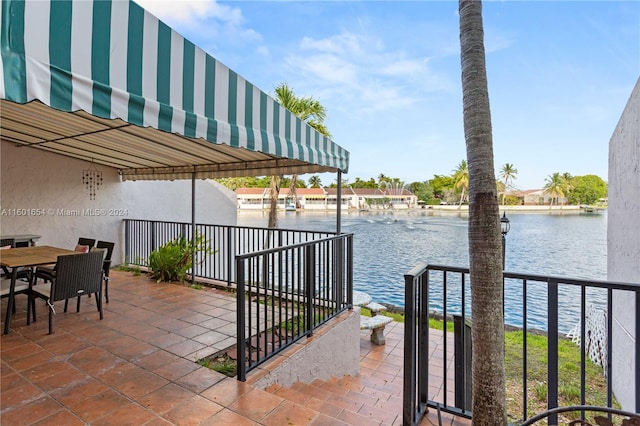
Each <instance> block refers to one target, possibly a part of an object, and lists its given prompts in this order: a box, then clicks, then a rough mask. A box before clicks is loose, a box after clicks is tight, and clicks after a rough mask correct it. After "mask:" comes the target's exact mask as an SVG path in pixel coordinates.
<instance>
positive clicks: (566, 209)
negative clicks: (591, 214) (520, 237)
mask: <svg viewBox="0 0 640 426" xmlns="http://www.w3.org/2000/svg"><path fill="white" fill-rule="evenodd" d="M499 209H500V211H501V212H523V213H582V212H583V210H584V209H583V206H499ZM596 209H597V210H598V211H601V212H603V211H606V210H607V208H606V207H596ZM412 210H434V211H445V212H451V213H456V212H460V211H468V210H469V205H462V206H457V205H446V206H438V205H435V206H424V208H422V207H420V208H417V209H412Z"/></svg>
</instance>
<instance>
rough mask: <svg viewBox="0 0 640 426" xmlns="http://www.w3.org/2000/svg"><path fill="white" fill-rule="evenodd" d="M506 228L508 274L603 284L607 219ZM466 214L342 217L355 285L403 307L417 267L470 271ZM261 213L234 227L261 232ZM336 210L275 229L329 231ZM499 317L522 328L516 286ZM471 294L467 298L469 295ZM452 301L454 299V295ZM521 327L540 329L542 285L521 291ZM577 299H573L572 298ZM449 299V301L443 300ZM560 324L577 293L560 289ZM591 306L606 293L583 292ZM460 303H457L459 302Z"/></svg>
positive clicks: (451, 291)
mask: <svg viewBox="0 0 640 426" xmlns="http://www.w3.org/2000/svg"><path fill="white" fill-rule="evenodd" d="M507 216H508V217H509V220H510V222H511V229H510V231H509V234H508V235H507V237H506V268H505V269H506V270H507V271H510V272H519V273H528V274H541V275H559V276H565V277H572V278H586V279H606V276H607V254H606V253H607V216H606V212H605V213H602V214H595V215H583V214H579V213H578V212H575V211H573V212H571V213H564V214H559V213H516V212H513V213H508V215H507ZM467 219H468V216H467V214H466V212H463V213H451V212H438V211H429V210H411V211H382V212H349V213H346V212H345V213H343V216H342V231H343V232H345V233H353V234H354V287H355V289H356V290H362V291H366V292H367V293H369V294H370V295H371V296H372V297H373V299H374V300H375V301H377V302H382V303H388V304H393V305H396V306H402V305H403V304H404V278H403V276H404V274H405V273H406V272H408V271H409V270H410V269H411V268H412V267H413V266H415V265H416V264H417V263H418V262H426V263H430V264H440V265H448V266H460V267H468V265H469V255H468V241H467V229H468V225H467ZM266 224H267V214H266V213H262V212H238V225H240V226H256V227H265V226H266ZM335 226H336V216H335V213H326V212H309V211H306V212H297V213H296V212H287V213H284V212H283V213H281V214H280V216H279V217H278V227H279V228H283V229H301V230H321V231H327V230H335ZM505 285H506V288H505V300H506V303H505V317H506V321H507V323H509V324H512V325H516V326H521V325H522V302H521V300H522V297H521V294H522V286H521V284H519V282H518V283H506V284H505ZM430 292H431V293H430V299H431V300H432V302H431V308H432V309H440V308H441V306H442V303H441V300H442V289H441V287H440V288H439V287H438V284H437V283H435V284H434V286H433V287H432V288H431V289H430ZM467 294H469V293H467ZM456 296H457V297H456ZM527 297H528V303H527V305H528V309H527V316H528V319H527V325H528V326H530V327H534V328H541V329H545V328H546V287H544V286H543V285H537V286H536V285H533V284H532V285H531V286H530V288H527ZM576 297H577V298H576ZM459 298H460V297H459V289H456V288H454V286H453V285H450V286H448V287H447V300H448V301H447V305H449V304H450V303H452V305H451V306H448V308H447V309H448V310H449V311H450V312H451V310H454V311H455V309H456V307H457V308H458V309H459V306H458V305H459V303H458V300H459ZM449 300H451V301H449ZM560 300H561V309H560V313H559V316H560V319H559V321H560V324H561V329H563V331H568V329H569V328H571V327H572V326H573V325H574V324H575V323H576V322H577V321H578V320H579V312H580V311H579V305H578V303H579V293H576V292H574V291H572V290H570V289H568V288H562V287H561V289H560ZM588 300H589V303H592V304H595V305H596V306H602V305H603V303H604V293H602V292H601V293H598V292H595V293H594V294H588ZM457 304H458V305H457Z"/></svg>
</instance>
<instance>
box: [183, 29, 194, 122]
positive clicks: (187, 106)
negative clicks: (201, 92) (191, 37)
mask: <svg viewBox="0 0 640 426" xmlns="http://www.w3.org/2000/svg"><path fill="white" fill-rule="evenodd" d="M182 56H183V60H182V65H183V69H182V109H183V110H185V111H187V112H193V84H194V82H193V76H194V73H195V70H194V62H195V46H194V44H193V43H191V42H190V41H188V40H184V48H183V51H182Z"/></svg>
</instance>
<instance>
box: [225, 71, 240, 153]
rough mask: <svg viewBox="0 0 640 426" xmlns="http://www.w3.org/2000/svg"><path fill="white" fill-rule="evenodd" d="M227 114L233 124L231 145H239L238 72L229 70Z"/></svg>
mask: <svg viewBox="0 0 640 426" xmlns="http://www.w3.org/2000/svg"><path fill="white" fill-rule="evenodd" d="M228 99H229V101H228V104H227V114H228V122H229V124H230V125H231V140H230V141H229V143H230V145H231V146H235V147H239V146H240V143H239V140H238V138H239V134H238V126H237V125H236V124H237V122H238V118H237V112H238V74H236V73H235V72H234V71H231V70H229V92H228Z"/></svg>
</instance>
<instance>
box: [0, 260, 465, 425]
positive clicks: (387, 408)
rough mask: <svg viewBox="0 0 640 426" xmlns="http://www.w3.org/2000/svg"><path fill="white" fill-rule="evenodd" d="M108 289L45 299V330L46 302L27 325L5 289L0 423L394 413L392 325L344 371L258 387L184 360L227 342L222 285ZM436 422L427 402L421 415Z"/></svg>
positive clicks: (363, 339) (192, 421)
mask: <svg viewBox="0 0 640 426" xmlns="http://www.w3.org/2000/svg"><path fill="white" fill-rule="evenodd" d="M109 298H110V303H109V304H106V303H105V304H104V319H103V320H102V321H100V320H99V317H98V312H97V310H96V307H95V299H94V298H91V299H90V298H87V297H83V299H82V307H81V310H80V313H76V312H75V304H74V303H70V304H69V305H70V306H69V312H68V313H63V312H62V311H63V304H56V312H57V313H56V315H55V326H54V327H55V333H54V334H53V335H47V331H48V330H47V327H48V321H47V310H46V309H45V308H46V306H45V305H43V304H42V303H41V302H39V303H38V305H37V313H38V317H37V321H36V322H35V323H32V324H31V325H30V326H26V297H25V296H22V295H18V296H17V297H16V304H17V314H16V315H15V316H14V317H13V319H12V321H11V327H12V330H11V333H10V334H8V335H2V338H1V339H0V361H1V363H0V424H3V425H56V426H57V425H83V424H92V425H172V424H173V425H198V424H202V425H234V426H235V425H285V424H287V425H360V424H362V425H365V424H366V425H367V426H370V425H372V424H374V425H375V424H380V425H400V424H402V348H403V341H402V329H403V328H402V324H399V323H395V322H394V323H391V324H390V325H388V326H387V329H386V333H385V334H386V338H387V343H386V345H385V346H376V345H373V344H372V343H371V342H370V341H369V339H368V335H367V333H366V332H363V333H362V334H361V336H360V352H361V364H360V372H359V374H357V375H356V376H354V377H351V376H347V377H343V378H334V379H331V380H327V381H320V380H316V381H314V382H313V383H310V384H302V383H296V384H294V385H292V386H291V387H288V388H284V387H280V386H275V385H274V386H271V387H270V388H267V389H266V390H261V389H256V388H254V387H252V386H251V385H250V384H248V383H250V382H251V376H249V381H248V383H242V382H238V381H237V380H236V379H235V378H229V377H226V376H223V375H222V374H219V373H217V372H214V371H212V370H209V369H206V368H204V367H201V366H199V365H198V364H196V363H195V362H194V361H195V360H197V359H199V358H202V357H204V356H207V355H212V354H214V353H216V352H219V351H221V350H224V349H226V348H228V347H229V346H231V345H233V344H235V309H236V308H235V298H234V297H233V295H232V294H230V293H227V292H225V291H222V290H217V289H210V288H207V289H202V290H194V289H191V288H188V287H186V286H185V287H183V286H179V285H175V284H164V283H160V284H159V283H156V282H155V281H153V280H150V279H148V278H147V277H145V276H138V277H136V276H133V275H132V274H130V273H126V272H119V271H112V273H111V281H110V285H109ZM72 305H73V306H72ZM4 312H6V299H3V301H2V313H3V315H2V319H3V320H4ZM436 362H439V363H440V365H442V360H437V361H436ZM431 391H432V393H433V394H434V395H436V394H439V393H440V392H441V389H439V388H437V389H432V390H431ZM441 419H442V422H443V424H447V425H462V424H465V425H466V424H470V422H469V421H467V420H464V419H458V418H454V417H452V416H450V415H446V414H442V416H441ZM437 423H438V417H437V415H436V413H435V412H430V413H429V414H428V415H427V417H426V418H425V419H424V420H423V422H422V424H423V425H432V424H433V425H435V424H437Z"/></svg>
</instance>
